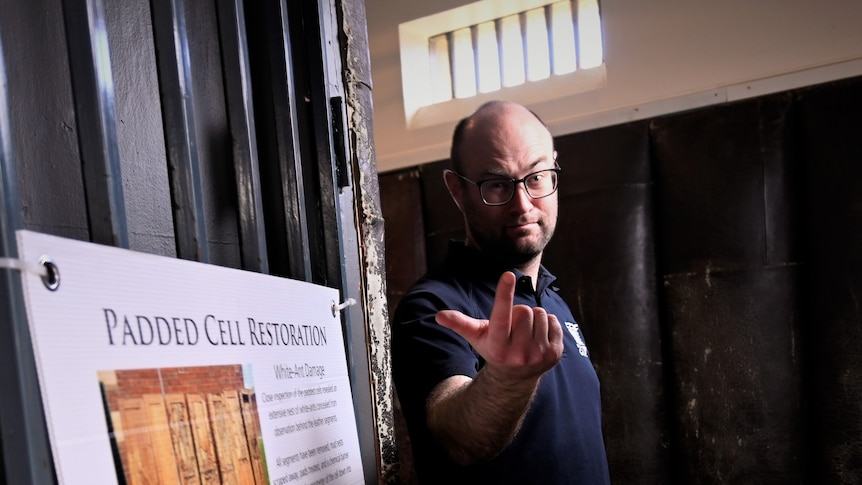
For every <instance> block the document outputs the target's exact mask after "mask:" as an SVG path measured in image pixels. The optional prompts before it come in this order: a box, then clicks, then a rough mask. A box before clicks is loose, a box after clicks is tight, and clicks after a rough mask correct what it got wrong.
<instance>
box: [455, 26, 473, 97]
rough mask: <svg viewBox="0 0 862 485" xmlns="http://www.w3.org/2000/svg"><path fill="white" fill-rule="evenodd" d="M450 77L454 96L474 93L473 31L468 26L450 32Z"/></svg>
mask: <svg viewBox="0 0 862 485" xmlns="http://www.w3.org/2000/svg"><path fill="white" fill-rule="evenodd" d="M451 45H452V49H451V52H452V77H453V80H454V87H455V97H456V98H469V97H470V96H475V95H476V60H475V57H474V54H473V33H472V29H471V28H470V27H465V28H463V29H458V30H456V31H454V32H452V39H451Z"/></svg>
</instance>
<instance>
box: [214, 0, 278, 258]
mask: <svg viewBox="0 0 862 485" xmlns="http://www.w3.org/2000/svg"><path fill="white" fill-rule="evenodd" d="M216 8H217V10H218V23H219V31H220V36H221V52H222V72H223V73H224V85H225V88H224V89H225V99H226V101H227V112H228V122H229V123H230V131H231V140H232V141H233V143H232V147H233V162H234V169H235V170H236V184H237V201H238V204H239V230H240V242H241V251H242V266H243V268H245V269H248V270H252V271H257V272H259V273H269V259H268V257H267V252H266V233H265V231H264V220H263V203H262V202H261V185H260V173H259V169H258V153H257V145H256V140H257V135H256V134H255V125H254V107H253V105H252V96H251V90H252V89H251V80H250V79H249V76H250V74H249V60H248V43H247V42H246V31H245V12H244V8H243V4H242V0H218V2H217V5H216Z"/></svg>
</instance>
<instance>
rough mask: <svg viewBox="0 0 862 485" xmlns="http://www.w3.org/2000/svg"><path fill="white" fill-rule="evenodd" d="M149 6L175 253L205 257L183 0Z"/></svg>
mask: <svg viewBox="0 0 862 485" xmlns="http://www.w3.org/2000/svg"><path fill="white" fill-rule="evenodd" d="M151 8H152V15H153V32H154V35H155V45H156V59H157V62H158V70H159V90H160V93H161V99H162V116H163V120H162V123H164V127H165V143H166V147H167V155H168V167H169V171H168V175H169V176H170V179H171V202H172V204H173V209H174V233H175V234H176V238H177V241H176V243H177V256H178V257H180V258H183V259H189V260H196V261H200V262H205V263H208V262H209V250H208V248H207V234H206V223H205V220H204V210H203V194H202V193H201V192H202V189H203V187H202V184H201V177H200V166H199V163H198V150H197V139H196V134H195V120H194V109H193V106H192V104H191V103H192V99H193V96H192V80H191V69H190V63H189V49H188V35H187V32H186V23H185V14H184V11H183V0H153V1H152V3H151Z"/></svg>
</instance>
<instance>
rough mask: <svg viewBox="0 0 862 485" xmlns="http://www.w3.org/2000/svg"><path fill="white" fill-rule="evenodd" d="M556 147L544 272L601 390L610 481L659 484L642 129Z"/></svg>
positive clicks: (659, 416) (586, 136)
mask: <svg viewBox="0 0 862 485" xmlns="http://www.w3.org/2000/svg"><path fill="white" fill-rule="evenodd" d="M555 146H556V149H557V152H558V157H557V160H558V161H559V164H560V166H561V167H562V168H563V172H562V173H561V174H560V215H559V221H558V226H557V232H556V234H555V236H554V239H553V240H552V241H551V243H550V244H549V245H548V249H547V252H546V254H545V258H544V263H545V265H546V266H548V268H549V269H550V270H551V271H552V272H553V273H554V274H555V275H557V277H558V278H559V280H558V282H559V287H560V293H561V294H562V296H563V298H564V299H565V300H566V301H567V302H569V305H570V306H571V307H572V312H573V313H574V315H575V318H577V319H578V320H579V322H580V324H581V328H582V331H583V333H584V337H585V339H586V341H587V345H588V346H589V348H590V352H591V356H590V357H591V359H592V360H593V363H594V364H595V366H596V370H597V372H598V373H599V375H600V376H601V378H602V381H603V383H604V384H603V386H602V396H603V403H604V404H603V407H604V410H603V411H604V413H605V415H606V416H613V417H615V419H614V420H612V421H607V422H608V423H609V424H611V426H606V429H605V443H606V448H607V453H608V460H609V461H610V462H611V463H615V464H618V465H617V466H615V467H614V468H613V469H612V470H611V479H612V481H613V482H614V483H638V482H649V483H666V482H667V480H668V478H669V461H668V449H669V447H668V435H667V433H666V431H665V430H666V429H667V424H666V421H667V420H666V417H665V415H664V407H665V406H664V399H665V396H664V392H663V388H662V356H661V340H660V329H659V319H658V307H657V299H656V280H655V263H654V261H655V257H654V254H655V248H654V243H653V241H654V233H655V229H654V223H653V214H652V197H653V196H652V191H653V184H652V174H651V172H650V158H649V131H648V124H647V123H646V122H638V123H632V124H628V125H623V126H618V127H613V128H609V129H601V130H595V131H590V132H587V133H582V134H580V135H579V136H568V137H561V138H559V139H557V140H556V142H555ZM620 349H625V351H624V352H621V351H620ZM614 423H619V424H624V425H621V426H616V425H613V424H614ZM634 443H638V444H639V446H632V444H634Z"/></svg>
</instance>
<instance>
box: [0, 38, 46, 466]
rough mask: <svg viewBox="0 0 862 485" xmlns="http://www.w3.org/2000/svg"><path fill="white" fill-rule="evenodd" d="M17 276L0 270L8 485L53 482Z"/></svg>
mask: <svg viewBox="0 0 862 485" xmlns="http://www.w3.org/2000/svg"><path fill="white" fill-rule="evenodd" d="M2 47H3V46H2V45H0V257H6V258H17V257H18V243H17V240H16V237H15V231H16V230H18V229H21V228H22V227H23V222H22V220H21V200H20V198H19V195H18V177H17V175H16V170H15V160H14V152H13V150H12V135H11V131H10V130H11V126H10V122H9V103H8V99H9V98H8V96H9V94H8V92H7V85H6V67H5V61H4V59H3V48H2ZM23 295H24V293H23V288H22V287H21V278H20V274H19V273H18V272H17V271H14V270H3V269H0V322H3V323H2V324H0V389H3V398H2V399H0V430H2V432H3V436H2V438H0V445H2V455H0V463H4V465H2V466H0V468H3V467H5V470H4V471H5V473H0V481H3V480H4V479H5V480H8V483H54V482H55V481H56V479H55V477H54V467H53V465H52V462H53V459H52V457H51V447H50V446H49V443H48V430H47V427H46V424H45V416H44V410H43V407H42V394H41V391H40V389H39V379H38V376H37V374H36V366H35V365H34V364H33V363H34V362H35V356H34V355H33V345H32V341H31V338H30V327H29V324H28V322H27V311H26V307H25V305H24V296H23ZM4 483H5V482H4Z"/></svg>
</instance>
